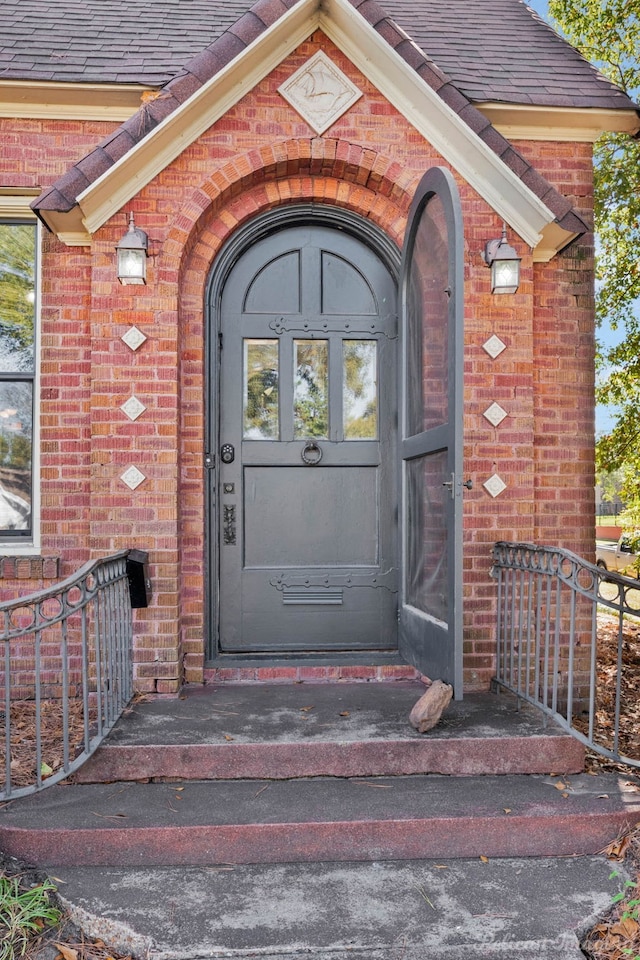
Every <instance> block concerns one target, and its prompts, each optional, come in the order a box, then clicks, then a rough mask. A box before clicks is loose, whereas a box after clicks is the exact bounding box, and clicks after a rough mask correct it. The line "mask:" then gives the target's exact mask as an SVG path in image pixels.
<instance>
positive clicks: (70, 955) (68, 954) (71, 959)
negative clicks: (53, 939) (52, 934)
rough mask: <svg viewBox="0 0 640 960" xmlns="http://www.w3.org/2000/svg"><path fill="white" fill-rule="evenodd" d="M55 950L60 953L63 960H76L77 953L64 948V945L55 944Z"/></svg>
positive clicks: (69, 948)
mask: <svg viewBox="0 0 640 960" xmlns="http://www.w3.org/2000/svg"><path fill="white" fill-rule="evenodd" d="M55 946H56V949H57V950H59V951H60V953H61V954H62V956H63V957H64V960H78V951H77V950H73V949H72V948H71V947H67V946H65V944H64V943H56V945H55Z"/></svg>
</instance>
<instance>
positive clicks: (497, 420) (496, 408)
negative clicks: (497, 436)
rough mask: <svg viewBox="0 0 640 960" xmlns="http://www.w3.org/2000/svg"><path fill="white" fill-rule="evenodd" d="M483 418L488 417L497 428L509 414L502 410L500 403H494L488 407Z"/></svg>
mask: <svg viewBox="0 0 640 960" xmlns="http://www.w3.org/2000/svg"><path fill="white" fill-rule="evenodd" d="M483 416H484V417H486V418H487V420H488V421H489V423H492V424H493V426H494V427H497V426H498V425H499V424H501V423H502V421H503V420H504V418H505V417H506V416H508V414H507V411H506V410H503V409H502V407H501V406H500V404H499V403H492V404H491V406H490V407H487V409H486V410H485V412H484V414H483Z"/></svg>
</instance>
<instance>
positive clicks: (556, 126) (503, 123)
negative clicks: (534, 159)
mask: <svg viewBox="0 0 640 960" xmlns="http://www.w3.org/2000/svg"><path fill="white" fill-rule="evenodd" d="M475 106H476V108H477V109H478V110H479V111H480V112H481V113H482V114H483V115H484V116H485V117H486V118H487V120H489V121H490V123H491V124H492V125H493V126H494V127H495V128H496V130H498V131H499V132H500V133H501V134H502V135H503V136H505V137H507V139H509V140H557V141H565V142H570V143H595V141H596V140H597V139H598V138H599V137H601V136H602V134H603V133H626V134H628V135H629V136H635V135H636V134H637V133H638V132H639V131H640V113H639V112H638V111H637V110H630V109H628V108H619V109H615V110H614V109H610V108H603V107H593V108H590V109H585V108H577V107H552V106H532V105H529V104H517V103H497V102H493V101H492V102H489V101H487V102H485V103H476V104H475Z"/></svg>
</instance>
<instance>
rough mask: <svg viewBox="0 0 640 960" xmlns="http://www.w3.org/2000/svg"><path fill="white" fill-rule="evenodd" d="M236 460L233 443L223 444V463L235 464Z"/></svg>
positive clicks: (221, 450)
mask: <svg viewBox="0 0 640 960" xmlns="http://www.w3.org/2000/svg"><path fill="white" fill-rule="evenodd" d="M235 458H236V451H235V450H234V447H233V444H232V443H223V444H222V446H221V447H220V459H221V460H222V462H223V463H233V461H234V460H235Z"/></svg>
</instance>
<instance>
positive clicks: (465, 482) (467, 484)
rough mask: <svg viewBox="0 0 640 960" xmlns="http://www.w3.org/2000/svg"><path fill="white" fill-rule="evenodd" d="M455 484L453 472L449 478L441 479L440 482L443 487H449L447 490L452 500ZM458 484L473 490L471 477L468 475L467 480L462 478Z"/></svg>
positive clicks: (454, 493)
mask: <svg viewBox="0 0 640 960" xmlns="http://www.w3.org/2000/svg"><path fill="white" fill-rule="evenodd" d="M455 485H456V475H455V473H452V474H451V480H443V482H442V486H443V487H449V492H450V493H451V499H452V500H453V499H454V498H455V495H456V491H455ZM460 486H462V487H466V488H467V490H473V480H472V479H471V477H469V479H468V480H463V481H462V482H461V484H460Z"/></svg>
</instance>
